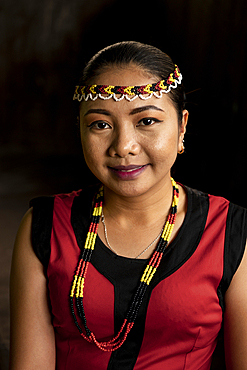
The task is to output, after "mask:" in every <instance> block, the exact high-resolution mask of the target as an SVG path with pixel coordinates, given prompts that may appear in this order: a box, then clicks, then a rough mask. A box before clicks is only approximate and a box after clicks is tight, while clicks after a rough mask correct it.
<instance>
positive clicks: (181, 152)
mask: <svg viewBox="0 0 247 370" xmlns="http://www.w3.org/2000/svg"><path fill="white" fill-rule="evenodd" d="M184 151H185V147H184V140H183V142H182V149H181V150H180V151H179V152H178V154H183V153H184Z"/></svg>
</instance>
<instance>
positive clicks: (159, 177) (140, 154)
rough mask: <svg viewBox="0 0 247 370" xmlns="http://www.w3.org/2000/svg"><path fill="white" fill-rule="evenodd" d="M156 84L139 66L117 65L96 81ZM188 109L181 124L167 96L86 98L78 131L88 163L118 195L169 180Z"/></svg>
mask: <svg viewBox="0 0 247 370" xmlns="http://www.w3.org/2000/svg"><path fill="white" fill-rule="evenodd" d="M154 82H157V78H155V77H150V76H148V75H147V74H146V73H144V72H143V71H142V70H141V69H140V68H138V67H126V68H121V69H120V68H118V67H113V68H111V69H109V70H107V71H105V72H104V73H102V74H100V75H99V76H98V77H96V78H95V80H94V81H93V83H95V84H98V85H114V86H115V85H120V86H133V85H139V86H140V85H146V84H148V83H154ZM187 118H188V112H187V111H184V112H183V121H182V124H181V125H179V124H178V116H177V112H176V110H175V108H174V106H173V104H172V102H171V100H170V98H169V97H168V95H166V94H163V96H162V98H160V99H159V98H156V97H154V96H153V97H152V98H150V99H147V100H142V99H140V98H136V99H135V100H133V101H132V102H129V101H127V100H126V99H123V100H121V101H119V102H116V101H115V100H114V99H112V98H111V99H109V100H102V99H99V98H98V99H96V100H95V101H91V100H90V101H89V100H88V101H87V102H83V103H82V104H81V107H80V130H81V141H82V148H83V152H84V156H85V160H86V163H87V165H88V167H89V168H90V170H91V171H92V172H93V174H94V175H95V176H96V177H97V178H98V179H99V180H100V181H101V182H102V183H103V184H104V185H105V187H107V188H108V189H109V190H111V191H113V192H114V193H116V194H118V195H121V196H127V197H133V196H139V195H142V194H145V193H148V192H150V191H152V192H153V191H154V192H155V191H158V190H159V189H161V188H162V187H163V186H165V185H167V183H168V182H169V183H170V170H171V167H172V165H173V164H174V162H175V159H176V156H177V152H178V151H180V150H181V149H182V140H183V136H184V134H185V129H186V124H187Z"/></svg>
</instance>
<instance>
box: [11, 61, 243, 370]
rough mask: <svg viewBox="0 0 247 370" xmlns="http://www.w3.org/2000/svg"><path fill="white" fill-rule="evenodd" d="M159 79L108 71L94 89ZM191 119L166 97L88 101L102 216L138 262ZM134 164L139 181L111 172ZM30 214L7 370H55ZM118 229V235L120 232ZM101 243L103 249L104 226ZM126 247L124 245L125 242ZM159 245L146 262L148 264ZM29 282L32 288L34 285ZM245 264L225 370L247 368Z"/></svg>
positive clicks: (84, 132) (163, 206)
mask: <svg viewBox="0 0 247 370" xmlns="http://www.w3.org/2000/svg"><path fill="white" fill-rule="evenodd" d="M156 81H157V77H155V76H150V75H148V74H147V73H145V72H144V71H142V70H140V69H138V68H137V67H135V66H133V65H131V66H129V67H128V68H122V69H121V70H119V69H117V68H111V70H105V71H104V73H102V74H100V75H99V76H98V77H97V78H96V79H95V81H93V83H96V84H102V85H103V84H112V85H125V86H126V85H145V84H147V83H152V82H156ZM187 120H188V112H187V111H186V110H184V111H183V119H182V122H181V123H180V124H178V116H177V112H176V110H175V108H174V106H173V103H172V102H171V100H170V98H169V96H168V95H165V94H164V95H163V97H162V98H161V99H158V98H155V97H152V98H151V99H148V100H141V99H139V98H137V99H135V100H134V101H132V102H128V101H126V100H125V99H124V100H122V101H121V102H115V101H114V100H113V99H109V100H107V101H104V100H101V99H97V100H96V101H95V102H92V101H88V102H83V103H82V104H81V107H80V127H81V137H82V139H81V140H82V148H83V152H84V156H85V160H86V162H87V164H88V166H89V168H90V169H91V171H92V172H93V173H94V174H95V175H96V176H97V177H98V179H99V180H100V181H102V182H103V184H104V214H105V219H106V224H107V231H108V237H109V241H110V244H111V245H112V246H113V247H114V250H115V251H116V252H117V253H118V254H120V255H122V256H125V257H136V256H137V255H138V254H139V253H140V252H141V251H142V250H143V249H144V248H145V246H147V245H149V244H150V243H151V242H152V241H153V240H154V239H155V238H156V236H157V235H158V234H159V232H160V230H161V228H162V226H163V224H164V222H165V219H166V217H167V214H168V212H169V209H170V206H171V201H172V185H171V180H170V172H171V167H172V165H173V163H174V161H175V160H176V156H177V152H178V151H180V150H181V149H182V140H183V138H184V134H185V132H186V125H187ZM120 165H121V166H128V165H135V166H136V167H137V168H139V167H140V166H144V167H142V170H140V171H139V170H137V175H135V176H132V175H131V176H130V178H128V179H127V180H126V179H123V178H122V177H121V176H120V177H119V176H118V175H117V174H116V171H115V172H114V171H113V170H112V169H111V168H114V167H115V166H120ZM179 190H180V201H179V206H178V215H177V220H176V224H175V228H174V231H173V234H172V238H174V237H175V236H176V234H177V232H178V230H179V228H180V227H181V224H182V223H183V220H184V217H185V214H186V208H187V201H186V194H185V192H184V190H183V188H182V187H180V189H179ZM31 222H32V210H29V211H28V212H27V214H26V215H25V217H24V219H23V221H22V223H21V225H20V228H19V231H18V234H17V238H16V243H15V247H14V252H13V261H12V269H11V364H10V370H55V339H54V331H53V327H52V323H51V314H50V310H49V304H48V300H47V295H48V292H47V282H46V278H45V275H44V272H43V266H42V265H41V263H40V262H39V260H38V259H37V257H36V256H35V254H34V252H33V249H32V245H31ZM116 230H117V232H116ZM98 234H99V237H100V238H101V239H102V240H103V241H104V242H105V239H104V231H103V226H102V223H100V224H99V230H98ZM120 241H121V242H120ZM154 248H155V245H154V246H153V247H152V248H150V249H149V250H148V251H147V252H146V253H144V254H143V255H142V258H148V257H149V256H150V255H151V254H152V251H153V249H154ZM30 282H31V283H30ZM246 284H247V257H246V254H245V255H244V258H243V259H242V262H241V264H240V267H239V268H238V270H237V272H236V273H235V275H234V277H233V280H232V283H231V285H230V287H229V289H228V291H227V293H226V297H225V300H226V312H225V317H224V319H225V320H224V325H225V342H226V362H227V369H228V370H244V369H246V368H247V354H246V352H247V351H246V348H247V293H246Z"/></svg>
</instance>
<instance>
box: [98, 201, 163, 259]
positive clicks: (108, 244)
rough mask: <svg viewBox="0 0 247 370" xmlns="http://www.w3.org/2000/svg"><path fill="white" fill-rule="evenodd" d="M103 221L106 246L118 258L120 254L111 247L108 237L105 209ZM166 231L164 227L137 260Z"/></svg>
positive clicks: (102, 214) (102, 215)
mask: <svg viewBox="0 0 247 370" xmlns="http://www.w3.org/2000/svg"><path fill="white" fill-rule="evenodd" d="M101 221H102V224H103V226H104V234H105V240H106V244H107V246H108V247H109V248H110V249H111V250H112V252H114V253H115V254H116V255H117V256H118V253H117V252H116V251H115V250H114V249H113V248H112V246H111V245H110V242H109V239H108V235H107V229H106V223H105V215H104V213H103V208H102V213H101ZM163 230H164V227H163V228H162V230H161V232H160V233H159V235H158V236H157V237H156V238H155V239H154V240H153V241H152V243H151V244H149V245H148V246H147V247H146V248H145V249H144V250H143V251H142V252H141V253H140V254H138V256H136V257H135V259H137V258H139V257H140V256H142V255H143V253H145V252H146V251H147V250H148V249H149V248H150V247H151V246H152V245H153V244H154V243H155V242H156V241H157V240H158V239H159V238H160V236H161V234H162V232H163Z"/></svg>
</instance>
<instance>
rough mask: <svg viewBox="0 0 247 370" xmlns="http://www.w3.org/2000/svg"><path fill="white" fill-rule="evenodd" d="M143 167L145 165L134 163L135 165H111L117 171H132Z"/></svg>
mask: <svg viewBox="0 0 247 370" xmlns="http://www.w3.org/2000/svg"><path fill="white" fill-rule="evenodd" d="M142 167H144V166H138V165H135V164H133V165H129V166H114V167H110V168H111V169H113V170H116V171H122V172H131V171H135V170H138V169H140V168H142Z"/></svg>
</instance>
